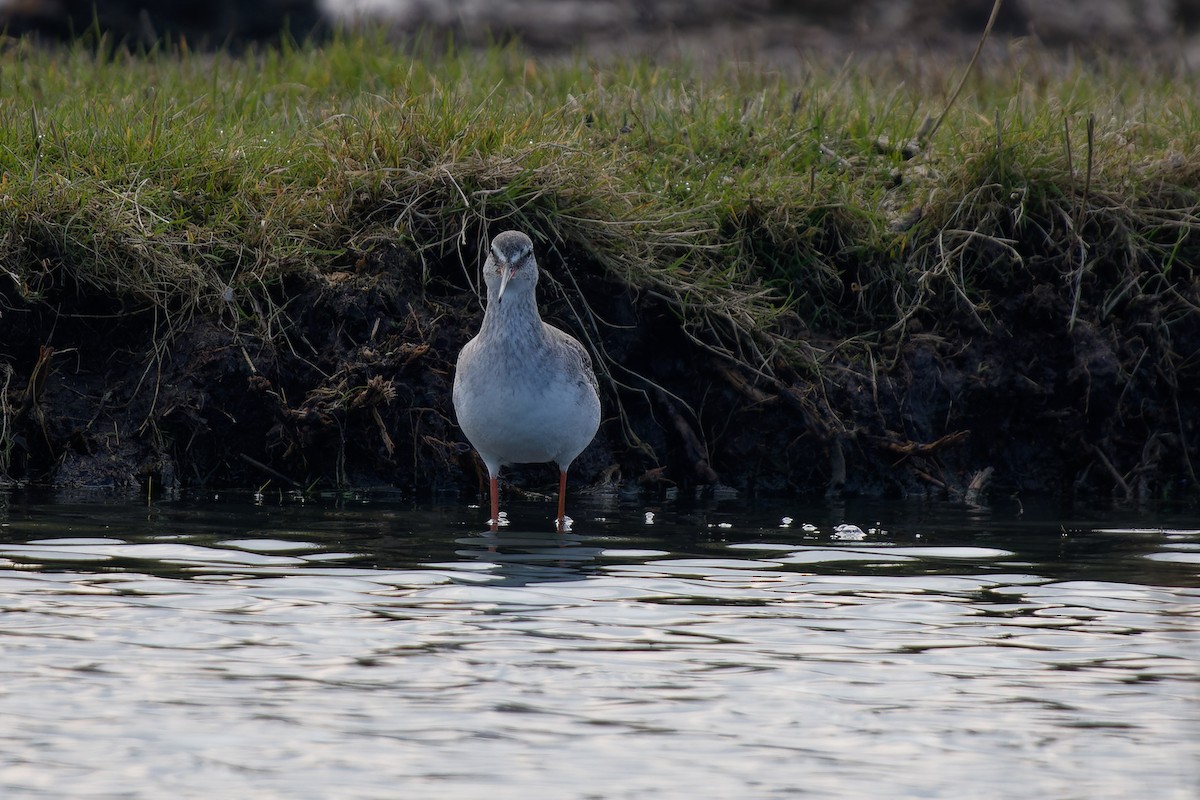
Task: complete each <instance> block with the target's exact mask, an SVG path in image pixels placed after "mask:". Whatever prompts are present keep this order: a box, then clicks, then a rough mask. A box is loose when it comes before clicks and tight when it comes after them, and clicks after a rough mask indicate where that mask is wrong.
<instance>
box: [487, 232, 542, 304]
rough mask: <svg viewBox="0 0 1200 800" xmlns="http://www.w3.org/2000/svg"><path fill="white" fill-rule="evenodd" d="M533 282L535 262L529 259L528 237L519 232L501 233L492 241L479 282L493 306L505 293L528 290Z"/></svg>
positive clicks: (530, 248) (530, 256) (535, 278)
mask: <svg viewBox="0 0 1200 800" xmlns="http://www.w3.org/2000/svg"><path fill="white" fill-rule="evenodd" d="M537 279H538V268H537V261H536V260H535V259H534V257H533V242H532V241H530V239H529V237H528V236H526V235H525V234H523V233H521V232H520V231H505V232H504V233H501V234H499V235H497V236H496V238H495V239H492V246H491V249H490V252H489V253H488V257H487V262H486V263H485V264H484V265H483V280H484V282H485V283H487V286H488V290H489V292H488V293H489V294H490V295H492V297H494V298H495V301H496V302H497V303H499V302H500V300H501V298H503V297H504V292H505V291H506V290H507V291H516V290H518V289H520V290H522V291H527V290H532V289H533V286H534V285H535V284H536V283H537ZM510 285H511V287H512V288H511V289H510V288H509V287H510Z"/></svg>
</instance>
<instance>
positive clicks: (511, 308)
mask: <svg viewBox="0 0 1200 800" xmlns="http://www.w3.org/2000/svg"><path fill="white" fill-rule="evenodd" d="M541 328H542V317H541V315H540V314H539V313H538V307H537V300H536V299H535V297H534V294H533V292H519V293H518V292H505V293H504V297H503V298H502V299H501V300H499V301H497V300H496V296H495V293H494V292H493V291H491V289H489V290H488V303H487V309H486V310H485V311H484V313H483V326H482V331H481V332H491V331H497V332H499V331H508V332H509V335H511V333H512V332H514V331H528V332H531V333H538V332H540V331H541Z"/></svg>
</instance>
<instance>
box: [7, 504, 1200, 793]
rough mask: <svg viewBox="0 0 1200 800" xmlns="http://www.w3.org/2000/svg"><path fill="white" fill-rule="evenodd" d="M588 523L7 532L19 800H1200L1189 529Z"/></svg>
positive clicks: (329, 520) (296, 518) (193, 517)
mask: <svg viewBox="0 0 1200 800" xmlns="http://www.w3.org/2000/svg"><path fill="white" fill-rule="evenodd" d="M574 510H575V513H576V516H577V521H576V524H575V531H574V532H572V533H568V534H564V535H561V536H559V535H556V534H554V533H551V532H549V531H547V532H540V531H534V532H531V531H529V530H518V529H517V526H518V525H522V524H525V523H535V524H536V523H538V522H539V521H540V522H547V521H548V517H549V515H548V512H547V511H546V507H545V506H541V505H525V506H521V505H516V506H515V507H514V508H512V509H510V512H511V514H512V517H513V518H514V525H513V526H511V527H509V528H506V529H504V530H502V531H500V532H499V533H498V534H494V535H493V534H488V533H481V532H478V525H477V523H478V520H479V518H480V514H479V511H478V509H468V508H441V509H430V508H425V509H413V508H412V507H410V506H406V505H404V504H401V503H399V502H396V501H388V500H380V499H367V500H364V499H361V498H358V499H351V500H343V501H335V500H318V501H316V502H312V501H310V502H308V503H300V502H295V501H288V500H283V501H280V502H276V503H274V504H267V505H263V506H255V505H253V504H252V503H250V502H249V501H248V500H247V499H242V498H233V499H227V498H223V499H221V500H209V501H206V502H179V503H175V504H166V505H160V506H158V507H156V508H155V509H153V510H147V509H146V508H139V507H138V506H136V505H134V504H120V503H86V504H85V503H58V504H54V505H38V504H29V503H21V502H18V501H17V500H12V501H10V503H9V504H8V506H7V507H6V509H5V511H4V516H3V527H2V528H0V658H2V664H3V667H2V672H0V675H2V678H3V679H2V680H0V797H4V798H26V797H29V798H63V797H71V798H117V797H121V798H143V797H144V798H159V797H167V796H169V797H181V798H191V797H196V798H201V797H203V798H211V797H255V798H334V797H336V798H393V797H484V796H486V797H488V798H489V799H496V800H499V799H500V798H509V797H512V798H525V797H529V796H539V797H555V798H575V797H578V798H646V797H685V796H686V797H714V798H732V797H782V796H792V795H802V796H804V797H847V798H851V797H881V796H896V797H908V796H922V797H955V798H959V797H989V798H995V797H1022V798H1024V797H1029V796H1043V797H1053V798H1075V797H1078V798H1129V797H1155V798H1160V799H1162V798H1181V799H1182V798H1187V800H1192V798H1194V797H1196V796H1197V791H1198V789H1200V766H1197V765H1198V764H1200V745H1198V743H1200V645H1198V642H1197V622H1196V620H1197V614H1198V613H1200V532H1198V531H1197V527H1200V526H1197V525H1196V524H1195V521H1192V523H1191V524H1190V525H1189V524H1187V523H1186V522H1180V521H1178V520H1173V519H1170V518H1167V517H1166V516H1165V515H1161V516H1160V518H1159V519H1157V520H1154V521H1152V522H1153V523H1154V524H1149V525H1148V524H1147V520H1146V519H1144V518H1140V519H1138V520H1135V521H1131V520H1120V519H1107V520H1104V521H1102V522H1100V521H1096V522H1089V523H1079V522H1070V523H1067V524H1066V525H1064V524H1063V523H1060V522H1048V521H1046V520H1044V519H1043V520H1042V521H1040V522H1038V521H1031V520H1027V519H1025V518H1015V517H1014V516H1013V515H1008V516H1007V517H1005V515H1003V514H999V513H998V514H995V515H988V514H986V513H981V512H975V513H973V514H968V513H967V512H965V511H946V510H943V511H939V512H934V511H930V510H929V509H913V508H910V507H904V506H900V507H888V506H876V507H873V508H864V509H860V510H855V509H816V510H813V509H809V511H808V513H809V517H808V518H807V519H806V518H805V517H804V515H803V512H801V511H798V510H796V509H790V510H789V509H782V508H781V509H774V510H772V509H762V508H758V509H745V508H741V509H739V508H735V507H731V508H728V509H727V508H724V507H721V506H713V507H708V508H703V507H701V508H691V509H672V508H669V507H668V508H656V509H654V516H653V524H652V525H650V524H647V517H646V509H644V508H640V507H632V506H629V507H625V506H621V505H616V504H610V505H607V506H605V505H600V504H597V505H594V506H590V507H589V506H582V505H578V506H576V507H575V509H574ZM785 512H786V513H785ZM787 516H791V517H792V518H794V519H795V523H794V524H790V525H787V526H786V527H781V525H783V524H784V523H783V519H784V518H785V517H787ZM843 521H847V522H851V523H853V524H855V525H857V526H858V527H859V529H860V530H861V531H862V532H863V534H864V535H862V536H858V535H854V536H851V537H846V536H845V535H844V533H845V531H844V530H843V531H841V532H839V530H838V529H837V527H836V526H837V524H838V523H840V522H843ZM804 522H812V523H814V524H815V527H813V526H810V527H809V528H808V529H806V528H805V527H803V526H802V523H804ZM546 527H548V523H547V525H546Z"/></svg>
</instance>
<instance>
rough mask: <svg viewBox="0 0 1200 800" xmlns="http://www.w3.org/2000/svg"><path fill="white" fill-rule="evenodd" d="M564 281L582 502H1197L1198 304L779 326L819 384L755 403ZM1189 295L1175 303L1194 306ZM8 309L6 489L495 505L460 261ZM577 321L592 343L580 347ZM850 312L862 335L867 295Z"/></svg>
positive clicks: (788, 372)
mask: <svg viewBox="0 0 1200 800" xmlns="http://www.w3.org/2000/svg"><path fill="white" fill-rule="evenodd" d="M560 256H561V257H555V256H553V255H546V256H543V258H542V261H543V263H544V267H545V269H546V270H547V272H548V274H549V275H550V276H551V277H552V278H554V277H558V278H563V277H565V273H564V270H566V269H569V270H570V272H571V275H572V276H573V278H574V281H575V282H576V283H578V286H579V292H580V294H575V292H574V290H572V291H570V292H568V293H565V294H563V293H556V292H554V291H553V280H552V281H550V282H546V283H544V285H543V287H542V288H543V295H542V300H543V303H542V306H543V311H544V314H545V315H546V316H547V317H548V318H549V319H552V320H555V321H556V322H558V323H559V324H561V325H563V326H564V327H567V328H570V329H572V330H573V331H574V332H575V333H576V334H577V335H578V336H580V338H581V339H584V340H585V341H590V342H591V343H592V347H593V350H594V352H596V354H597V362H598V363H600V364H601V365H602V371H603V372H605V373H606V374H605V375H604V377H603V378H602V383H603V384H604V386H603V402H604V409H605V419H604V422H603V423H602V426H601V430H600V433H599V435H598V436H597V438H596V440H595V442H594V443H593V445H592V446H591V447H590V448H589V449H588V450H587V451H586V452H585V453H584V454H583V456H581V457H580V459H579V460H578V462H577V463H576V466H575V468H574V470H573V472H574V483H575V485H576V486H577V487H583V486H593V487H595V486H605V485H607V486H613V487H616V486H621V487H624V488H629V489H634V488H637V489H641V490H644V491H648V492H657V491H661V490H664V489H666V488H668V487H680V488H681V489H683V490H691V489H693V488H694V487H697V486H704V485H714V484H718V483H719V484H723V485H726V486H732V487H734V488H736V489H738V490H741V491H744V492H748V493H759V494H765V495H774V494H789V495H795V494H799V495H822V494H827V493H837V492H847V493H852V494H858V495H872V496H911V495H914V494H916V495H930V496H935V497H945V498H951V499H963V498H967V497H970V498H972V499H975V498H978V499H981V500H986V499H987V498H988V497H989V496H991V497H995V496H997V495H1010V494H1013V493H1038V494H1042V493H1049V494H1053V495H1058V496H1063V497H1081V496H1084V497H1088V496H1095V497H1117V498H1120V499H1152V498H1162V497H1171V498H1176V497H1180V496H1184V495H1187V494H1189V493H1192V494H1194V493H1195V491H1196V486H1197V484H1196V476H1195V469H1196V465H1195V462H1194V460H1193V459H1194V457H1195V454H1196V453H1198V452H1200V423H1198V422H1197V420H1200V391H1197V388H1198V387H1197V380H1196V378H1197V373H1198V371H1200V365H1197V363H1196V353H1197V352H1200V313H1192V314H1190V316H1189V315H1185V316H1183V317H1179V316H1172V318H1170V319H1168V318H1165V317H1164V314H1166V313H1169V314H1171V315H1177V314H1178V313H1179V308H1186V307H1187V306H1186V304H1185V305H1183V306H1178V305H1174V306H1173V305H1171V303H1168V302H1165V301H1162V298H1158V300H1159V301H1158V302H1156V298H1154V297H1151V296H1149V295H1145V294H1141V295H1139V294H1137V293H1131V295H1130V297H1129V298H1127V299H1126V300H1124V301H1122V300H1118V301H1116V302H1113V300H1112V297H1111V296H1108V295H1107V292H1106V290H1105V289H1104V286H1103V285H1102V284H1101V283H1100V282H1095V283H1092V285H1091V286H1090V287H1089V285H1087V284H1085V285H1084V287H1083V291H1082V293H1081V295H1080V297H1079V299H1078V300H1077V299H1076V295H1075V293H1073V292H1072V290H1071V287H1070V285H1068V284H1064V283H1063V281H1062V280H1061V279H1060V277H1061V276H1060V274H1059V273H1058V272H1057V271H1056V270H1055V269H1054V268H1053V266H1052V265H1043V266H1041V267H1033V268H1031V269H1030V270H1028V271H1027V272H1025V273H1023V275H1024V278H1023V279H1022V280H1024V283H1023V285H1021V286H1017V287H1006V289H1007V290H1006V292H1005V293H1004V296H1003V297H1002V299H1000V300H999V301H998V302H997V303H996V305H994V306H993V307H992V308H990V309H988V310H987V312H986V320H985V319H982V318H981V317H980V313H979V311H978V309H976V308H972V307H965V306H963V305H961V304H954V303H951V304H949V305H945V304H943V305H936V304H931V305H929V306H928V307H925V308H923V309H922V310H921V311H920V312H919V313H917V314H916V315H914V317H913V318H912V319H910V320H909V321H908V323H907V324H906V325H905V326H903V327H900V328H896V329H894V330H890V331H882V332H879V335H878V336H877V337H876V341H875V342H873V343H872V344H871V346H870V347H865V346H858V345H856V344H855V343H854V342H853V341H852V340H847V339H846V338H845V337H844V336H841V335H836V336H835V335H832V334H831V333H830V332H829V331H823V330H821V329H820V328H819V327H817V326H811V327H810V326H809V325H806V324H805V322H804V320H802V319H800V318H799V317H796V318H794V319H792V320H791V321H790V322H789V323H787V324H789V325H790V326H791V328H792V331H791V332H792V334H793V335H794V336H795V337H797V338H799V339H802V340H803V341H805V342H807V343H809V345H810V346H811V348H812V353H813V359H812V362H811V364H809V365H806V366H804V367H801V368H798V367H795V366H788V365H786V364H783V363H777V364H774V365H773V366H774V376H773V377H770V378H766V377H765V376H763V375H761V374H756V373H755V372H753V371H751V370H749V369H747V368H746V365H745V364H744V363H739V362H738V361H735V360H731V359H729V358H726V357H723V356H721V355H718V354H717V353H715V352H714V351H713V350H712V349H710V348H706V347H702V346H700V345H699V344H698V343H697V341H696V340H695V339H694V338H693V337H692V336H690V335H689V332H688V331H686V330H685V329H684V328H683V327H682V325H681V323H680V321H679V320H680V317H679V315H678V314H677V313H676V310H675V309H672V308H670V307H668V306H667V305H666V304H665V303H664V301H663V300H662V299H660V298H657V297H655V296H653V295H652V294H651V293H636V292H634V291H632V290H630V289H629V288H628V287H625V286H623V285H621V284H620V283H619V282H618V281H616V280H615V279H613V278H612V277H611V276H607V275H604V274H603V273H602V272H601V271H600V270H599V269H598V268H597V267H596V265H595V264H592V263H590V262H589V261H588V259H587V256H586V254H585V253H579V252H571V251H569V250H568V251H565V252H562V253H560ZM564 262H565V263H564ZM1031 263H1034V264H1036V261H1032V262H1031ZM423 269H428V270H430V272H429V275H428V278H427V279H425V280H423V279H422V274H423V272H422V271H423ZM1185 269H1186V270H1191V269H1192V268H1190V267H1188V268H1182V267H1181V269H1180V270H1179V273H1178V274H1182V273H1183V271H1184V270H1185ZM1187 275H1189V276H1190V277H1185V278H1184V279H1183V280H1179V281H1177V282H1176V283H1175V285H1174V286H1172V287H1170V290H1169V291H1170V292H1171V293H1172V294H1173V295H1174V296H1175V297H1183V295H1186V298H1184V299H1185V300H1186V302H1187V303H1192V304H1195V303H1197V302H1198V301H1200V297H1198V296H1197V295H1198V293H1200V287H1198V286H1197V280H1196V277H1195V273H1194V272H1190V271H1189V272H1188V273H1187ZM849 277H850V276H849V275H848V278H849ZM848 283H849V281H848ZM1089 283H1091V282H1090V281H1089ZM564 285H565V283H564ZM547 286H550V287H551V289H550V290H549V291H547ZM11 289H12V287H11V286H9V287H5V296H6V307H5V309H4V311H3V314H2V315H0V342H3V347H2V351H3V355H4V360H5V363H6V366H5V367H4V370H5V372H4V378H5V385H4V395H3V396H4V401H5V406H4V409H3V411H4V414H3V421H4V428H5V430H4V433H5V436H4V442H5V444H6V447H5V449H4V451H3V453H2V455H3V463H2V464H0V466H2V467H3V468H4V474H5V475H6V476H7V480H9V481H10V482H21V483H31V484H51V485H57V486H103V487H114V488H118V489H133V490H139V491H147V490H150V491H155V492H159V491H171V490H175V489H179V488H185V487H205V488H220V487H243V488H245V487H268V488H271V489H274V488H283V489H293V488H297V489H312V488H330V487H359V488H361V487H373V486H395V487H400V488H402V489H404V490H406V491H410V492H413V493H416V494H427V493H430V492H433V491H438V490H466V491H470V490H472V489H474V488H476V487H477V486H478V485H479V482H480V479H481V476H482V472H481V467H480V465H479V463H478V462H477V460H476V459H475V457H474V455H473V453H471V451H470V449H469V447H468V446H467V445H466V443H465V441H464V439H463V437H462V435H461V433H460V432H459V430H458V429H457V427H456V425H455V422H454V418H453V412H452V410H451V405H450V386H451V382H452V379H453V362H454V359H455V357H456V354H457V352H458V349H459V347H460V346H461V345H462V344H463V343H464V342H465V341H466V339H467V338H469V336H470V335H472V333H473V332H474V329H475V327H476V326H477V324H478V321H479V318H480V316H481V307H480V304H479V302H478V300H477V299H476V296H475V294H474V292H473V290H472V288H471V286H470V284H469V281H468V280H467V275H466V272H465V271H464V269H463V268H462V266H461V264H459V263H458V260H457V258H448V259H447V260H446V261H445V262H444V263H435V264H428V263H426V264H425V265H422V264H421V263H419V262H418V261H417V260H416V258H415V257H414V256H413V255H412V254H410V253H407V252H405V251H404V250H402V249H398V248H388V249H382V250H379V251H376V252H372V253H357V252H347V253H346V254H345V255H344V257H343V258H342V259H341V266H340V268H339V269H338V270H336V271H333V272H330V273H327V274H324V275H315V274H314V275H312V276H310V277H307V278H294V279H292V280H290V281H289V282H288V283H287V284H286V285H283V286H279V287H276V288H275V289H273V290H272V294H271V296H270V297H269V298H264V299H262V300H260V301H256V302H255V303H254V307H255V314H253V315H250V316H246V315H241V316H239V315H237V314H235V313H234V311H233V309H232V308H231V309H230V310H229V312H228V313H223V314H214V315H197V316H193V317H191V318H188V319H170V318H164V316H163V315H162V314H156V313H154V312H153V311H152V310H150V309H149V308H147V309H140V310H139V309H137V308H131V307H129V305H128V302H129V301H128V299H126V300H125V301H120V300H118V299H115V298H106V297H98V296H96V295H95V294H94V293H92V294H88V293H86V292H83V291H81V290H80V288H79V287H77V286H72V285H69V284H67V283H61V282H60V283H59V284H58V285H53V286H47V287H44V290H43V291H44V293H43V296H42V299H41V300H39V301H37V302H33V303H24V302H21V301H19V300H17V299H16V298H18V297H19V294H18V293H17V292H15V291H11ZM1093 291H1094V292H1096V293H1097V294H1093ZM580 300H584V301H586V303H587V304H588V305H589V306H590V309H591V311H592V317H590V318H591V319H594V320H600V321H602V322H601V323H600V324H598V325H596V326H595V327H590V328H585V327H581V326H580V324H579V321H578V317H577V316H575V315H574V314H573V313H572V312H571V308H572V307H578V306H579V302H580ZM568 301H569V302H568ZM844 302H845V304H846V309H847V313H851V312H850V311H849V310H850V309H851V307H852V305H853V304H854V302H855V297H854V294H853V292H852V291H850V290H848V291H847V293H846V297H845V301H844ZM1195 307H1196V306H1195V305H1193V306H1192V308H1195ZM1072 314H1074V317H1075V320H1074V323H1073V324H1072V323H1071V317H1072ZM1164 359H1166V360H1167V361H1166V362H1164ZM1168 362H1169V363H1175V364H1176V365H1177V366H1178V367H1179V368H1180V369H1179V370H1178V371H1177V372H1175V373H1174V375H1166V374H1164V373H1163V371H1162V366H1161V365H1162V364H1163V363H1168ZM507 476H508V477H509V478H510V480H511V483H512V485H513V486H516V487H528V488H534V489H537V488H539V487H544V486H548V485H549V484H551V483H552V481H553V477H554V475H553V469H552V467H549V466H531V467H521V468H514V469H511V470H509V471H508V472H507ZM977 490H978V491H977Z"/></svg>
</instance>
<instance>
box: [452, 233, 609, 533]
mask: <svg viewBox="0 0 1200 800" xmlns="http://www.w3.org/2000/svg"><path fill="white" fill-rule="evenodd" d="M483 280H484V283H486V284H487V308H486V310H485V311H484V314H483V324H482V325H481V326H480V327H479V333H478V334H476V336H475V338H474V339H472V340H471V341H469V342H467V343H466V345H464V346H463V349H462V352H461V353H459V354H458V367H457V369H456V372H455V374H454V412H455V413H456V414H457V415H458V424H459V426H461V427H462V430H463V433H465V434H466V435H467V439H468V440H469V441H470V442H471V445H472V446H473V447H474V448H475V450H476V451H478V453H479V457H480V458H482V459H483V463H484V466H486V467H487V471H488V477H489V478H490V479H491V486H490V489H491V501H492V517H491V526H492V530H495V529H496V527H497V525H498V524H499V518H500V499H499V488H498V485H497V476H498V475H499V474H500V467H502V466H504V465H505V464H526V463H538V462H544V461H553V462H555V463H556V464H558V517H557V521H556V524H557V527H558V530H560V531H561V530H563V527H564V524H565V522H564V520H565V516H566V513H565V512H566V493H567V468H568V467H569V466H571V462H572V461H574V460H575V457H576V456H578V455H579V454H580V453H582V452H583V449H584V448H585V447H587V446H588V444H589V443H590V442H591V441H592V437H594V436H595V435H596V430H597V429H598V428H599V427H600V396H599V395H598V394H597V390H598V385H597V383H596V375H595V373H594V372H592V359H591V357H590V356H589V355H588V352H587V350H586V349H584V347H583V345H581V344H580V343H579V341H578V340H576V339H575V338H574V337H573V336H571V335H570V334H567V333H564V332H563V331H560V330H559V329H558V328H555V327H553V326H551V325H547V324H546V323H545V322H542V317H541V315H540V314H539V313H538V307H537V298H536V297H535V294H534V287H535V286H536V285H537V280H538V266H537V261H536V260H535V259H534V257H533V242H531V241H530V240H529V237H528V236H526V235H525V234H523V233H521V232H520V231H506V232H505V233H501V234H500V235H498V236H497V237H496V238H495V239H493V240H492V246H491V252H489V253H488V257H487V261H486V262H485V263H484V265H483Z"/></svg>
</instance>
